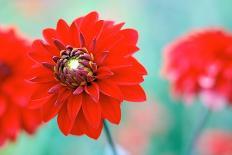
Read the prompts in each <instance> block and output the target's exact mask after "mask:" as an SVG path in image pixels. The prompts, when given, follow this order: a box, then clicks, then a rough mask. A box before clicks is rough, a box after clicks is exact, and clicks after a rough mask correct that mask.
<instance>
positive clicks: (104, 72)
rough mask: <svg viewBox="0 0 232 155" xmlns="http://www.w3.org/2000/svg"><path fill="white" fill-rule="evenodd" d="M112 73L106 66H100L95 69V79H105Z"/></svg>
mask: <svg viewBox="0 0 232 155" xmlns="http://www.w3.org/2000/svg"><path fill="white" fill-rule="evenodd" d="M112 75H114V73H113V72H112V71H111V70H110V68H108V67H100V68H98V70H97V79H105V78H109V77H110V76H112Z"/></svg>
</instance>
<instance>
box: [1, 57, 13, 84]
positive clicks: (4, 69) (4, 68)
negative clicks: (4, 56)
mask: <svg viewBox="0 0 232 155" xmlns="http://www.w3.org/2000/svg"><path fill="white" fill-rule="evenodd" d="M11 74H12V71H11V68H10V67H9V66H8V65H7V64H5V63H3V62H1V61H0V81H1V82H2V81H5V80H6V79H7V78H8V77H9V76H10V75H11Z"/></svg>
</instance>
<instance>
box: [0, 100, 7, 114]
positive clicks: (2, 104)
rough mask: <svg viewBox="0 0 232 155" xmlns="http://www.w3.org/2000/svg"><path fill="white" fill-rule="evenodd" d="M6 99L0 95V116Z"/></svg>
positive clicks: (4, 107) (3, 110)
mask: <svg viewBox="0 0 232 155" xmlns="http://www.w3.org/2000/svg"><path fill="white" fill-rule="evenodd" d="M6 106H7V101H6V98H5V97H3V96H0V116H2V115H3V114H4V113H5V111H6Z"/></svg>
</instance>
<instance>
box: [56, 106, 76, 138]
mask: <svg viewBox="0 0 232 155" xmlns="http://www.w3.org/2000/svg"><path fill="white" fill-rule="evenodd" d="M57 123H58V125H59V128H60V130H61V131H62V133H63V134H64V135H66V136H67V135H68V134H69V133H70V131H71V129H72V127H73V123H74V122H71V119H70V117H69V115H68V110H67V105H66V104H65V105H63V107H62V108H61V110H60V112H59V113H58V117H57Z"/></svg>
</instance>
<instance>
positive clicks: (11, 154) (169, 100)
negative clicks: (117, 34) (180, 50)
mask: <svg viewBox="0 0 232 155" xmlns="http://www.w3.org/2000/svg"><path fill="white" fill-rule="evenodd" d="M0 6H1V8H0V25H1V26H13V27H17V28H18V29H19V30H20V33H22V34H24V35H25V36H27V37H29V38H31V40H32V39H34V38H38V37H41V32H42V30H43V28H46V27H55V25H56V22H57V20H58V19H60V18H63V19H65V20H66V21H68V22H69V23H71V21H72V20H73V19H75V18H76V17H78V16H81V15H85V14H86V13H88V12H90V11H93V10H96V11H98V12H99V13H100V18H102V19H112V20H115V21H117V22H121V21H125V22H126V25H125V26H124V27H132V28H135V29H137V30H138V31H139V34H140V38H139V47H140V49H141V50H140V52H138V53H137V54H136V57H137V58H138V59H139V60H140V61H141V62H142V64H144V65H145V66H146V68H147V70H148V72H149V74H148V76H147V77H146V79H145V82H144V83H143V87H144V88H145V90H146V92H147V96H148V101H147V103H146V104H145V103H141V104H140V103H125V104H123V119H122V122H121V124H120V126H111V130H112V131H113V136H114V139H115V141H116V142H117V144H118V145H119V146H120V149H121V151H122V154H125V155H127V154H128V155H129V154H132V155H181V154H183V152H184V150H185V148H186V145H187V142H188V140H189V138H190V137H191V134H192V131H193V128H194V126H195V125H196V124H197V122H198V120H199V117H200V116H201V114H202V113H204V111H205V110H206V109H205V108H204V107H203V106H201V104H200V103H199V102H197V101H196V104H194V105H192V106H189V107H186V106H184V105H183V104H181V101H178V100H175V99H173V97H172V95H171V93H170V91H169V89H170V86H169V84H168V82H167V81H166V80H165V79H164V78H163V77H162V76H161V67H162V64H163V52H162V51H163V48H164V47H165V46H166V45H167V44H168V43H170V42H171V41H173V40H174V39H176V38H177V37H178V36H181V35H183V34H185V33H187V32H189V31H192V30H195V29H201V28H207V27H224V28H226V29H228V30H230V29H231V30H232V16H231V6H232V1H231V0H0ZM0 50H1V49H0ZM0 52H1V51H0ZM231 114H232V113H231V110H230V109H226V110H221V111H219V112H215V113H214V114H213V115H212V116H211V117H210V120H209V121H208V124H207V128H208V129H220V130H227V131H229V130H231V129H232V124H231V123H230V120H231V119H232V115H231ZM108 149H109V148H107V143H106V140H105V136H104V133H102V135H101V137H100V138H99V140H98V141H94V140H92V139H89V138H87V137H73V136H68V137H65V136H63V135H62V134H61V132H60V131H59V129H58V127H57V124H56V120H53V121H52V122H50V123H49V124H45V125H43V126H42V127H41V128H40V129H39V130H38V132H37V133H36V134H35V135H34V136H28V135H26V134H25V133H22V134H21V135H20V136H19V139H18V141H17V142H15V143H11V144H8V145H6V146H5V147H3V148H1V149H0V154H1V155H104V154H106V155H110V151H109V150H108Z"/></svg>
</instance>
